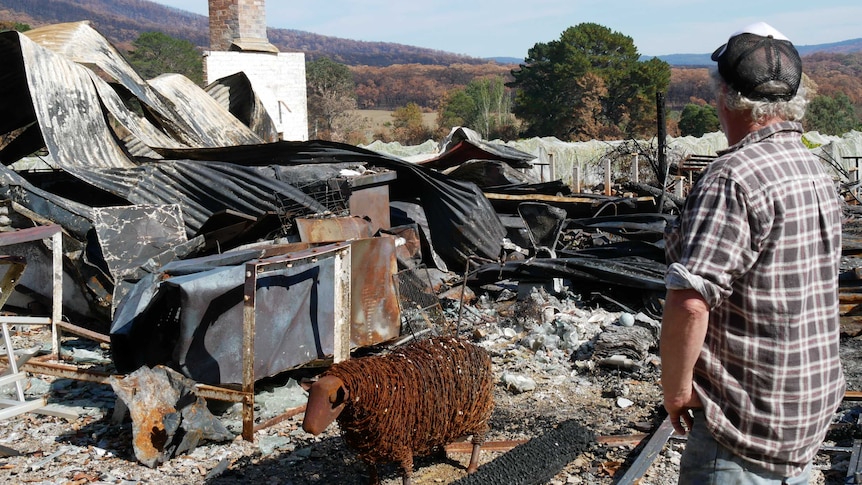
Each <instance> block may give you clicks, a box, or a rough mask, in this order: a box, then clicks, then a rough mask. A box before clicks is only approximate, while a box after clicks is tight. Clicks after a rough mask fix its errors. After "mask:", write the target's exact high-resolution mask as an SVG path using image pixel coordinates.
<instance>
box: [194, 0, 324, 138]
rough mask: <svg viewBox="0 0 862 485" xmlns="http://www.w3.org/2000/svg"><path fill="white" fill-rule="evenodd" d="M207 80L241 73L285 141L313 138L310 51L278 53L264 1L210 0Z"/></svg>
mask: <svg viewBox="0 0 862 485" xmlns="http://www.w3.org/2000/svg"><path fill="white" fill-rule="evenodd" d="M209 21H210V49H209V51H207V52H206V53H205V56H204V72H205V76H204V77H205V79H206V82H207V83H208V84H209V83H212V82H215V81H216V80H218V79H222V78H226V77H228V76H230V75H233V74H236V73H239V72H242V73H244V74H245V75H246V76H247V77H248V80H249V82H250V83H251V86H252V88H253V89H254V91H255V93H257V95H258V96H259V97H260V100H261V103H262V104H263V107H264V108H265V109H266V112H267V113H268V114H269V116H270V118H272V121H273V123H274V124H275V128H276V131H277V133H278V138H279V139H282V140H293V141H305V140H308V111H307V106H306V91H305V54H303V53H302V52H279V51H278V48H277V47H275V46H274V45H272V44H271V43H270V42H269V41H268V40H267V34H266V8H265V2H264V0H209Z"/></svg>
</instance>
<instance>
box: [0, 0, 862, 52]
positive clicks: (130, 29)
mask: <svg viewBox="0 0 862 485" xmlns="http://www.w3.org/2000/svg"><path fill="white" fill-rule="evenodd" d="M0 19H2V21H5V22H6V23H9V22H20V23H24V24H28V25H30V26H31V27H40V26H43V25H48V24H55V23H62V22H76V21H81V20H89V21H90V22H91V23H92V25H93V27H94V28H95V29H96V30H98V31H99V32H100V33H102V35H104V36H105V37H106V38H107V39H108V40H109V41H111V42H112V43H114V44H115V45H117V46H118V47H121V48H124V49H128V48H129V47H131V43H132V42H133V41H134V40H135V39H137V37H138V36H139V35H140V34H141V33H143V32H149V31H159V32H164V33H166V34H168V35H171V36H173V37H177V38H181V39H186V40H188V41H190V42H192V43H193V44H194V45H196V46H198V47H200V48H201V49H204V50H206V49H208V48H209V24H208V20H207V17H206V16H204V15H198V14H193V13H190V12H186V11H183V10H179V9H176V8H173V7H166V6H164V5H161V4H157V3H153V2H149V1H145V0H0ZM268 36H269V41H270V42H271V43H272V44H273V45H275V46H276V47H278V48H279V49H280V50H282V51H283V52H304V53H305V54H306V56H307V57H308V58H309V59H310V60H313V59H315V58H319V57H324V56H325V57H329V58H332V59H333V60H335V61H337V62H341V63H343V64H347V65H352V66H359V65H366V66H389V65H394V64H426V65H451V64H457V63H464V64H482V63H486V62H488V61H495V62H497V63H499V64H519V63H522V62H524V59H523V58H517V57H494V58H490V59H480V58H475V57H469V56H464V55H460V54H453V53H449V52H444V51H440V50H435V49H426V48H421V47H414V46H408V45H403V44H394V43H388V42H364V41H356V40H349V39H342V38H338V37H329V36H324V35H319V34H313V33H310V32H303V31H299V30H292V29H273V28H270V29H268ZM797 48H798V49H799V52H800V54H802V55H803V56H804V55H807V54H812V53H815V52H834V53H850V52H859V51H862V38H859V39H853V40H846V41H843V42H836V43H832V44H820V45H811V46H797ZM709 56H710V53H706V54H670V55H665V56H658V58H659V59H662V60H663V61H665V62H667V63H669V64H670V65H672V66H706V65H710V64H711V63H712V61H710V59H709ZM644 58H645V59H649V58H650V57H649V56H645V57H644Z"/></svg>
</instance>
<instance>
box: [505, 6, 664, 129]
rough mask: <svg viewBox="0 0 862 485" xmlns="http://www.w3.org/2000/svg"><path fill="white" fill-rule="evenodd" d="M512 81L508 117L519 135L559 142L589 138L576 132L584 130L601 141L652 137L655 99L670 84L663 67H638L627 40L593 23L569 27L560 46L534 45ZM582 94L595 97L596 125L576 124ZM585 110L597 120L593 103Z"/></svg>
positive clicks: (652, 63)
mask: <svg viewBox="0 0 862 485" xmlns="http://www.w3.org/2000/svg"><path fill="white" fill-rule="evenodd" d="M512 75H513V76H514V81H512V82H511V83H509V86H510V87H512V88H515V89H516V90H517V91H516V93H517V94H516V97H515V104H514V107H513V109H512V111H513V113H514V114H515V115H516V116H517V117H518V118H519V119H520V120H521V121H522V122H523V123H524V133H523V134H524V135H527V136H547V135H552V136H556V137H557V138H560V139H562V140H575V139H583V138H584V137H586V136H592V135H593V134H592V133H582V132H580V130H581V129H582V128H583V127H584V126H594V127H595V128H596V129H598V131H599V132H600V133H602V134H605V135H604V136H615V135H616V134H618V133H619V134H622V135H624V136H651V135H653V134H654V133H655V116H656V107H655V104H656V103H655V95H656V93H657V92H659V91H661V92H665V91H667V87H668V85H669V84H670V66H669V65H668V64H667V63H666V62H664V61H661V60H659V59H656V58H653V59H651V60H649V61H646V62H641V61H640V54H638V51H637V49H636V48H635V46H634V43H633V42H632V39H631V37H628V36H625V35H623V34H621V33H618V32H613V31H611V30H610V29H608V28H607V27H603V26H601V25H598V24H593V23H583V24H579V25H577V26H574V27H569V28H568V29H566V30H565V31H564V32H563V33H562V34H561V35H560V39H559V40H556V41H551V42H548V43H547V44H545V43H538V44H536V45H535V46H533V47H532V48H531V49H530V50H529V51H528V53H527V58H526V59H525V60H524V63H523V64H521V65H520V66H519V68H518V69H515V70H513V71H512ZM588 75H589V76H588ZM587 77H588V78H587ZM585 94H587V95H588V96H590V97H595V96H596V95H599V98H598V101H599V103H600V107H601V112H600V113H599V114H598V115H597V118H596V119H593V120H579V119H578V117H579V116H584V109H585V108H584V106H582V104H583V103H582V102H581V98H582V97H583V96H584V95H585ZM588 104H589V106H588V108H589V112H591V113H593V115H595V113H594V112H595V109H594V108H595V107H594V106H593V103H592V102H591V103H588Z"/></svg>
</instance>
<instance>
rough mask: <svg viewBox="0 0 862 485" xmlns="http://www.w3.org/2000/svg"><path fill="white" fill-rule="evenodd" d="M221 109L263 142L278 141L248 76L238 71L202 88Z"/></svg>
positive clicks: (275, 130) (269, 117) (270, 119)
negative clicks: (228, 112)
mask: <svg viewBox="0 0 862 485" xmlns="http://www.w3.org/2000/svg"><path fill="white" fill-rule="evenodd" d="M204 89H205V90H206V92H207V94H209V95H210V96H212V98H213V99H215V100H216V102H218V103H219V104H220V105H221V106H222V107H223V108H225V109H226V110H228V111H230V112H231V114H233V115H234V116H236V118H237V119H238V120H240V121H242V122H243V124H245V125H246V126H248V127H249V128H251V131H253V132H254V133H256V134H257V136H259V137H260V138H261V140H263V141H264V142H273V141H277V140H278V129H277V128H276V126H275V123H273V121H272V117H271V116H269V113H268V112H267V111H266V108H264V106H263V102H262V101H261V100H260V98H259V97H258V96H257V94H256V93H255V92H254V89H253V88H252V86H251V81H249V79H248V76H246V75H245V73H244V72H242V71H240V72H238V73H236V74H231V75H230V76H225V77H223V78H221V79H217V80H215V81H214V82H212V83H210V84H209V85H208V86H206V87H205V88H204Z"/></svg>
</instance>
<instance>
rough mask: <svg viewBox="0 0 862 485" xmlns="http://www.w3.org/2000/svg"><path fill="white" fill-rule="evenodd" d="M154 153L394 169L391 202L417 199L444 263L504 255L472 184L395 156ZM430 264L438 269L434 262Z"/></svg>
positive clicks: (357, 150)
mask: <svg viewBox="0 0 862 485" xmlns="http://www.w3.org/2000/svg"><path fill="white" fill-rule="evenodd" d="M157 151H158V152H159V153H160V154H162V156H164V157H165V158H185V159H188V160H218V161H224V162H231V163H235V164H243V165H265V164H269V165H283V164H284V165H302V164H322V163H333V162H341V163H344V162H361V163H365V164H368V165H369V166H373V167H382V168H386V169H388V170H392V171H394V172H395V173H396V177H397V179H398V183H397V184H392V185H390V186H389V190H390V199H391V200H393V201H411V202H415V201H416V200H417V198H418V199H419V201H420V203H421V205H422V207H423V209H424V211H425V214H426V216H427V219H428V225H429V227H430V228H431V231H430V234H429V237H430V238H431V241H432V243H433V245H434V246H435V248H436V250H437V252H438V253H439V254H440V255H441V256H442V259H443V260H444V261H445V263H446V264H452V265H453V267H456V268H463V267H464V265H465V263H466V261H467V260H468V259H469V260H472V259H474V258H475V259H479V260H496V259H497V258H498V257H499V256H500V253H501V252H502V244H503V238H504V237H505V236H506V229H505V227H503V224H502V222H500V218H499V217H498V216H497V213H496V211H495V210H494V208H493V207H492V206H491V203H490V202H489V201H488V199H487V197H485V196H484V195H483V193H482V191H481V190H480V189H479V188H478V187H477V186H476V185H475V184H473V183H470V182H464V181H460V180H453V179H451V178H450V177H448V176H446V175H444V174H441V173H439V172H436V171H433V170H429V169H427V168H425V167H420V166H418V165H416V164H413V163H410V162H407V161H405V160H402V159H399V158H395V157H391V156H388V155H384V154H381V153H377V152H374V151H371V150H367V149H364V148H361V147H355V146H351V145H346V144H343V143H336V142H327V141H322V140H314V141H309V142H289V141H280V142H276V143H267V144H264V145H257V146H232V147H224V148H218V149H214V148H209V149H208V148H202V149H182V150H177V149H157ZM427 254H431V253H430V252H429V253H427ZM429 263H430V264H433V265H434V266H436V267H439V266H440V265H439V264H438V263H439V262H438V261H430V262H429ZM440 269H444V268H440Z"/></svg>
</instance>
